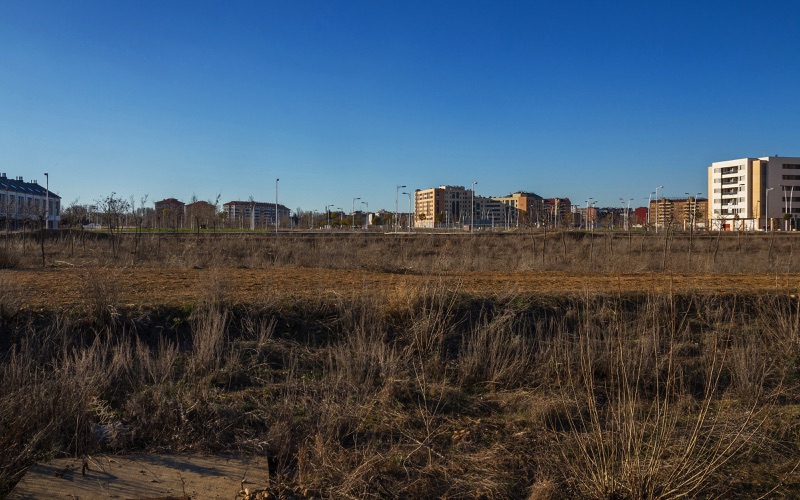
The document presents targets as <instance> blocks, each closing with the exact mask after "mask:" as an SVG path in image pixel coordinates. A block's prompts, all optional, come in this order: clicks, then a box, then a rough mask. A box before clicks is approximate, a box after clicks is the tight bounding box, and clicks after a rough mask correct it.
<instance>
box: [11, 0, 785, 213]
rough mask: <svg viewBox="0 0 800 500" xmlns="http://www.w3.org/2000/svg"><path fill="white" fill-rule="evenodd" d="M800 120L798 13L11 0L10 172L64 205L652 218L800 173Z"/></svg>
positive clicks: (372, 0) (556, 4) (679, 4)
mask: <svg viewBox="0 0 800 500" xmlns="http://www.w3.org/2000/svg"><path fill="white" fill-rule="evenodd" d="M799 111H800V3H798V2H796V1H791V0H787V1H769V0H767V1H758V2H755V1H753V2H737V1H735V0H733V1H724V2H703V1H680V0H679V1H658V2H647V1H635V2H615V1H611V0H609V1H602V2H601V1H584V2H574V1H569V0H566V1H553V0H549V1H546V2H544V1H543V2H536V1H496V0H495V1H468V0H461V1H449V2H447V1H436V0H426V1H418V2H417V1H411V0H402V1H382V0H365V1H330V0H320V1H313V2H312V1H303V0H290V1H286V0H284V1H280V2H272V1H252V2H241V1H216V2H206V1H191V2H188V1H187V2H178V1H171V0H169V1H162V0H159V1H143V0H135V1H133V0H131V1H120V0H111V1H109V0H103V1H81V0H71V1H64V0H57V1H38V0H2V1H0V171H2V172H7V173H8V175H10V176H17V175H22V176H24V177H25V178H26V179H39V180H40V181H41V182H42V183H43V181H44V176H43V175H42V172H45V171H47V172H49V173H50V181H51V189H52V190H53V191H54V192H56V193H58V194H59V195H60V196H61V197H62V199H63V200H62V201H63V203H64V204H65V205H67V204H69V203H70V202H72V201H73V200H75V199H79V202H80V203H91V202H92V201H93V200H96V199H99V198H100V197H102V196H105V195H108V194H110V193H111V192H116V193H117V194H118V195H122V196H124V197H128V196H130V195H134V196H135V197H136V198H137V199H138V198H140V197H141V196H143V195H148V196H149V200H150V201H151V202H152V201H155V200H158V199H162V198H166V197H176V198H179V199H182V200H184V201H189V200H190V198H191V197H192V196H193V195H196V196H197V197H198V198H199V199H204V200H213V199H214V198H215V197H216V196H217V194H220V195H221V201H223V202H224V201H229V200H234V199H247V198H248V197H249V196H251V195H252V196H253V197H254V198H255V199H257V200H263V201H272V200H274V196H275V178H277V177H279V178H280V179H281V181H280V202H281V203H283V204H285V205H287V206H289V207H290V208H292V209H295V208H297V207H300V208H302V209H304V210H312V209H317V210H323V209H324V206H325V205H327V204H334V205H335V206H336V207H343V208H344V209H345V210H349V207H350V206H351V203H352V198H353V197H354V196H356V197H361V198H362V199H363V200H365V201H367V202H368V203H369V208H370V209H371V210H377V209H380V208H386V209H391V210H393V209H394V201H395V200H394V196H395V186H396V185H398V184H405V185H407V186H408V188H409V189H411V190H413V189H416V188H428V187H433V186H437V185H440V184H456V185H467V186H469V185H470V183H471V182H472V181H478V185H477V186H476V192H477V193H478V194H481V195H489V196H499V195H505V194H508V193H510V192H514V191H517V190H528V191H534V192H536V193H538V194H540V195H542V196H546V197H550V196H568V197H570V198H571V199H572V200H573V202H574V203H576V204H583V203H584V200H585V199H586V198H588V197H590V196H591V197H593V198H594V199H596V200H598V201H599V202H600V204H601V205H616V206H618V205H619V198H621V197H622V198H625V199H626V200H627V199H628V198H634V203H633V204H632V205H640V204H644V203H645V201H643V199H645V200H646V198H647V195H648V193H649V192H651V191H653V190H654V189H655V187H656V186H657V185H662V184H663V185H664V186H665V187H664V190H663V192H664V193H665V194H666V195H667V196H683V193H685V192H690V193H697V192H700V193H703V194H704V195H705V193H706V189H707V188H706V167H707V166H708V165H709V164H710V163H711V162H712V161H717V160H725V159H732V158H738V157H744V156H764V155H772V154H779V155H786V156H793V155H794V156H800V120H798V117H800V112H799ZM401 196H402V195H401ZM402 203H403V201H402V200H401V207H403V206H404V205H403V204H402ZM407 204H408V202H407V200H406V201H405V206H407ZM362 208H363V207H362Z"/></svg>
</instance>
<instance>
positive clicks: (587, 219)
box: [586, 198, 594, 231]
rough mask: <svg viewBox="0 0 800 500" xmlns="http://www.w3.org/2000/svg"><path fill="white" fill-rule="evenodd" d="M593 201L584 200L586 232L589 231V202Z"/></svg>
mask: <svg viewBox="0 0 800 500" xmlns="http://www.w3.org/2000/svg"><path fill="white" fill-rule="evenodd" d="M592 200H594V198H589V199H588V200H586V230H587V231H588V230H589V202H591V201H592Z"/></svg>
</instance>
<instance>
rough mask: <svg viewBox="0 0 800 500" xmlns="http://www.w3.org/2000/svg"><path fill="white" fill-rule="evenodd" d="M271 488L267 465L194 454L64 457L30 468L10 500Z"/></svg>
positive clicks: (208, 494) (230, 494)
mask: <svg viewBox="0 0 800 500" xmlns="http://www.w3.org/2000/svg"><path fill="white" fill-rule="evenodd" d="M268 484H269V470H268V468H267V466H266V461H264V460H259V459H258V458H252V459H239V458H233V457H219V456H218V457H203V456H192V455H121V456H98V457H86V458H85V459H81V458H64V459H59V460H53V461H51V462H49V463H47V464H38V465H35V466H33V467H31V468H30V469H28V471H27V473H26V474H25V477H23V478H22V480H21V481H20V482H19V483H18V484H17V486H16V488H14V491H12V492H11V494H10V495H9V496H8V498H9V499H18V500H21V499H34V498H37V499H41V498H73V499H89V498H129V499H150V500H155V499H161V500H168V499H175V500H182V499H189V498H209V499H212V498H226V499H232V498H244V497H245V495H244V494H242V493H241V492H243V491H244V490H245V488H247V491H248V492H256V491H263V490H265V489H266V488H267V486H268Z"/></svg>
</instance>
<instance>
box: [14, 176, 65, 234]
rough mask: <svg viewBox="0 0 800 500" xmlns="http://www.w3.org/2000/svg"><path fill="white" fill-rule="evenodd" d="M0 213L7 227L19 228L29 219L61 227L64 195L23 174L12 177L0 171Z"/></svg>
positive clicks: (50, 226) (52, 226) (56, 227)
mask: <svg viewBox="0 0 800 500" xmlns="http://www.w3.org/2000/svg"><path fill="white" fill-rule="evenodd" d="M0 216H2V219H3V226H4V228H5V229H18V228H20V227H21V226H22V225H23V224H25V223H26V222H34V221H37V220H41V221H43V222H44V223H45V224H46V226H47V227H49V228H50V229H58V225H59V222H60V221H61V197H60V196H58V195H56V194H54V193H52V192H50V191H48V190H47V189H46V188H45V187H44V186H40V185H39V183H38V182H37V181H35V180H34V181H32V182H25V180H23V178H22V177H17V178H15V179H9V178H8V177H7V176H6V174H4V173H3V174H0Z"/></svg>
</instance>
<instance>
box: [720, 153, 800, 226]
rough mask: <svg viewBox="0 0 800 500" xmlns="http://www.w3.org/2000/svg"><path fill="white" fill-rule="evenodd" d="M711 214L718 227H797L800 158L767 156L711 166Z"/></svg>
mask: <svg viewBox="0 0 800 500" xmlns="http://www.w3.org/2000/svg"><path fill="white" fill-rule="evenodd" d="M708 193H709V201H708V208H707V214H708V216H707V218H708V220H709V224H710V226H711V228H713V229H717V230H722V231H724V230H745V231H752V230H776V229H784V230H789V229H796V228H797V224H798V221H797V218H798V216H799V215H800V203H798V202H800V158H799V157H785V156H765V157H761V158H739V159H736V160H727V161H720V162H715V163H712V164H711V166H710V167H708Z"/></svg>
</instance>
